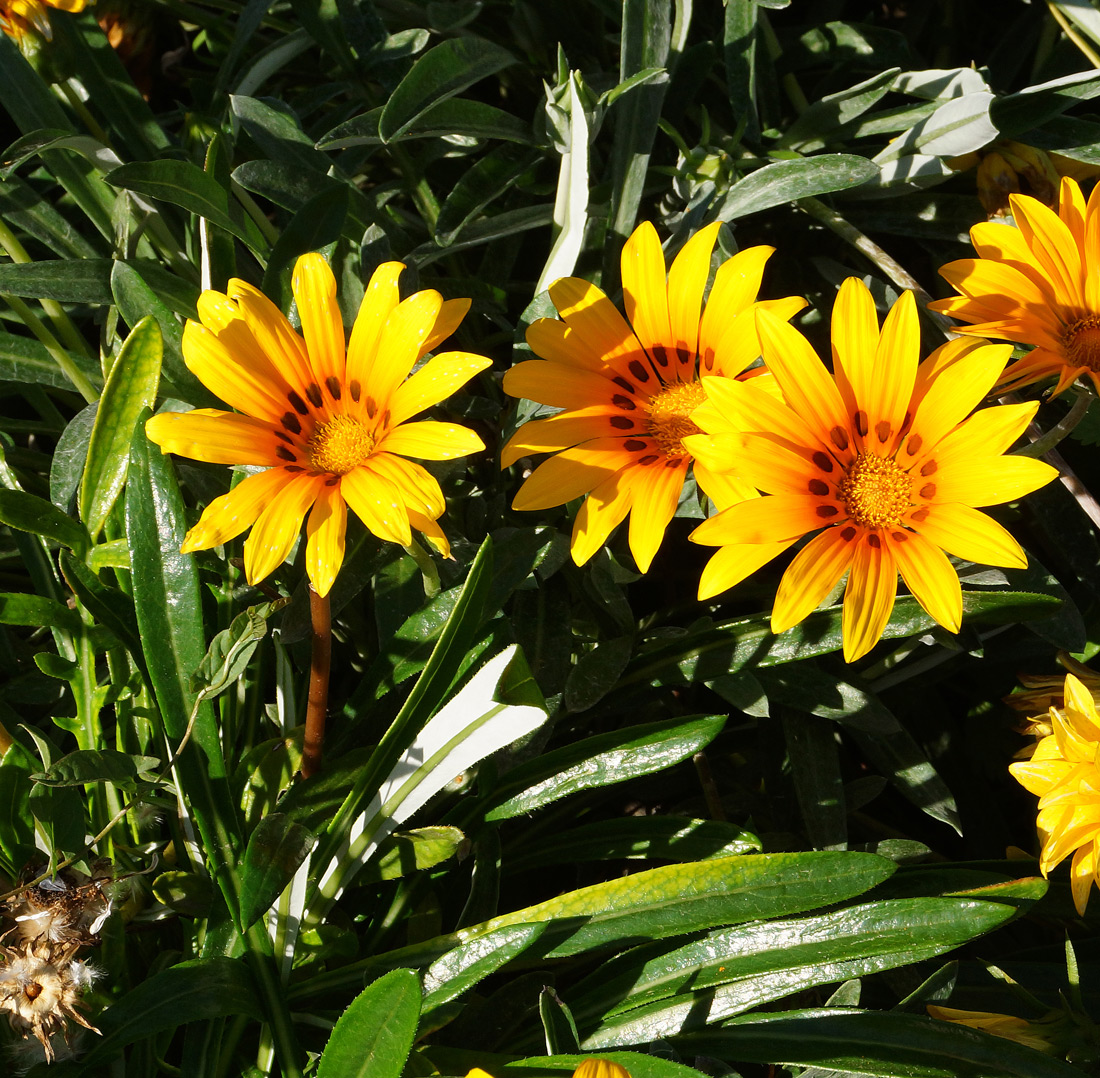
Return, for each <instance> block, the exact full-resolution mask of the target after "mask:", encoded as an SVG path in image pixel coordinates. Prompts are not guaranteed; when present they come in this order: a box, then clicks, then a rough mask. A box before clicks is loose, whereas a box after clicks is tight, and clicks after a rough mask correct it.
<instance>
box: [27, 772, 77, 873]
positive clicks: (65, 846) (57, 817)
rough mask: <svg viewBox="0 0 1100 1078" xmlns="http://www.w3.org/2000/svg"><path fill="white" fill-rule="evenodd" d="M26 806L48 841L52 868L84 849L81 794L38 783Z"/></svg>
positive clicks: (47, 846) (70, 789) (47, 848)
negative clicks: (60, 860) (62, 858)
mask: <svg viewBox="0 0 1100 1078" xmlns="http://www.w3.org/2000/svg"><path fill="white" fill-rule="evenodd" d="M27 803H28V805H29V807H30V810H31V815H32V816H33V817H34V818H35V821H36V823H37V825H38V829H39V830H40V831H41V833H42V836H43V837H44V838H45V840H46V850H47V852H48V853H49V855H50V865H51V867H52V866H53V865H54V864H56V862H57V861H58V860H59V859H60V858H61V857H64V856H65V855H66V854H75V853H77V852H78V851H79V850H81V849H82V848H83V846H84V838H85V835H86V834H87V823H86V821H85V818H84V798H83V797H82V796H81V794H80V792H79V791H78V790H74V789H72V788H71V787H70V788H62V789H54V788H53V787H50V786H43V785H41V784H40V783H35V785H34V787H33V788H32V789H31V792H30V797H29V798H28V799H27Z"/></svg>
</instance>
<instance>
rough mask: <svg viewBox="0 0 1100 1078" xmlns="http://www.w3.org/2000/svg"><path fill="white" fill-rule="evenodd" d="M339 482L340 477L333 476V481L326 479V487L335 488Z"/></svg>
mask: <svg viewBox="0 0 1100 1078" xmlns="http://www.w3.org/2000/svg"><path fill="white" fill-rule="evenodd" d="M339 482H340V477H339V476H338V475H334V476H332V478H331V479H326V480H325V486H326V487H334V486H336V484H337V483H339Z"/></svg>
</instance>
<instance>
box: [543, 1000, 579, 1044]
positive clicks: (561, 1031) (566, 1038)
mask: <svg viewBox="0 0 1100 1078" xmlns="http://www.w3.org/2000/svg"><path fill="white" fill-rule="evenodd" d="M539 1017H540V1018H541V1019H542V1031H543V1035H544V1036H545V1038H546V1047H547V1048H548V1049H549V1050H550V1051H551V1052H553V1053H554V1054H555V1055H556V1054H557V1053H559V1052H576V1051H579V1050H580V1046H581V1043H580V1036H579V1035H578V1034H577V1024H576V1022H574V1021H573V1013H572V1011H570V1009H569V1007H567V1006H566V1004H565V1003H563V1002H562V1000H561V999H560V998H559V996H558V994H557V992H555V991H554V990H553V989H552V988H550V987H549V986H547V987H545V988H544V989H543V990H542V991H541V992H540V993H539Z"/></svg>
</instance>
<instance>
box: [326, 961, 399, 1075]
mask: <svg viewBox="0 0 1100 1078" xmlns="http://www.w3.org/2000/svg"><path fill="white" fill-rule="evenodd" d="M419 1017H420V982H419V980H418V979H417V976H416V974H415V973H414V972H413V971H412V970H408V969H395V970H393V971H391V972H390V973H387V974H386V975H385V976H384V977H380V978H379V979H378V980H377V981H375V982H374V983H373V984H371V985H368V986H367V987H366V988H364V989H363V991H362V992H360V993H359V995H358V996H356V997H355V999H354V1000H353V1001H352V1003H351V1006H349V1007H348V1009H347V1010H346V1011H344V1013H343V1014H342V1015H341V1016H340V1018H339V1020H338V1021H337V1023H336V1025H335V1027H334V1028H333V1030H332V1033H331V1035H330V1036H329V1039H328V1044H326V1045H325V1050H324V1052H323V1053H322V1054H321V1059H320V1062H319V1063H318V1066H317V1078H400V1075H401V1072H402V1070H403V1069H404V1067H405V1060H406V1059H408V1057H409V1051H410V1050H411V1049H412V1046H413V1039H414V1038H415V1037H416V1024H417V1021H418V1019H419Z"/></svg>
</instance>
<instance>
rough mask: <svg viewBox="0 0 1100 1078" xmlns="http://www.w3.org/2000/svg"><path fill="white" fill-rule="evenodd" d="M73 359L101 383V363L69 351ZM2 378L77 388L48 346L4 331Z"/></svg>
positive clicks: (0, 344)
mask: <svg viewBox="0 0 1100 1078" xmlns="http://www.w3.org/2000/svg"><path fill="white" fill-rule="evenodd" d="M0 212H2V211H0ZM69 359H70V360H71V361H72V363H73V364H74V365H75V366H76V367H77V368H78V369H79V370H80V373H81V374H83V375H84V377H85V378H87V379H88V381H89V382H91V383H92V385H95V386H98V384H99V383H100V381H101V380H102V375H101V374H100V371H99V366H98V365H97V364H95V363H92V362H91V361H90V360H89V359H88V358H87V357H86V356H82V355H79V354H78V353H75V352H70V353H69ZM0 381H3V382H31V383H33V384H36V385H46V386H53V387H54V388H55V389H72V387H73V384H72V382H71V381H70V380H69V378H68V376H67V375H66V374H65V373H64V372H63V371H62V370H61V368H60V367H59V366H58V365H57V361H56V360H55V359H54V358H53V356H51V355H50V353H49V352H48V351H47V350H46V347H45V345H42V344H39V343H38V341H32V340H31V339H30V338H29V337H16V336H15V335H14V334H12V333H4V332H0Z"/></svg>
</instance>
